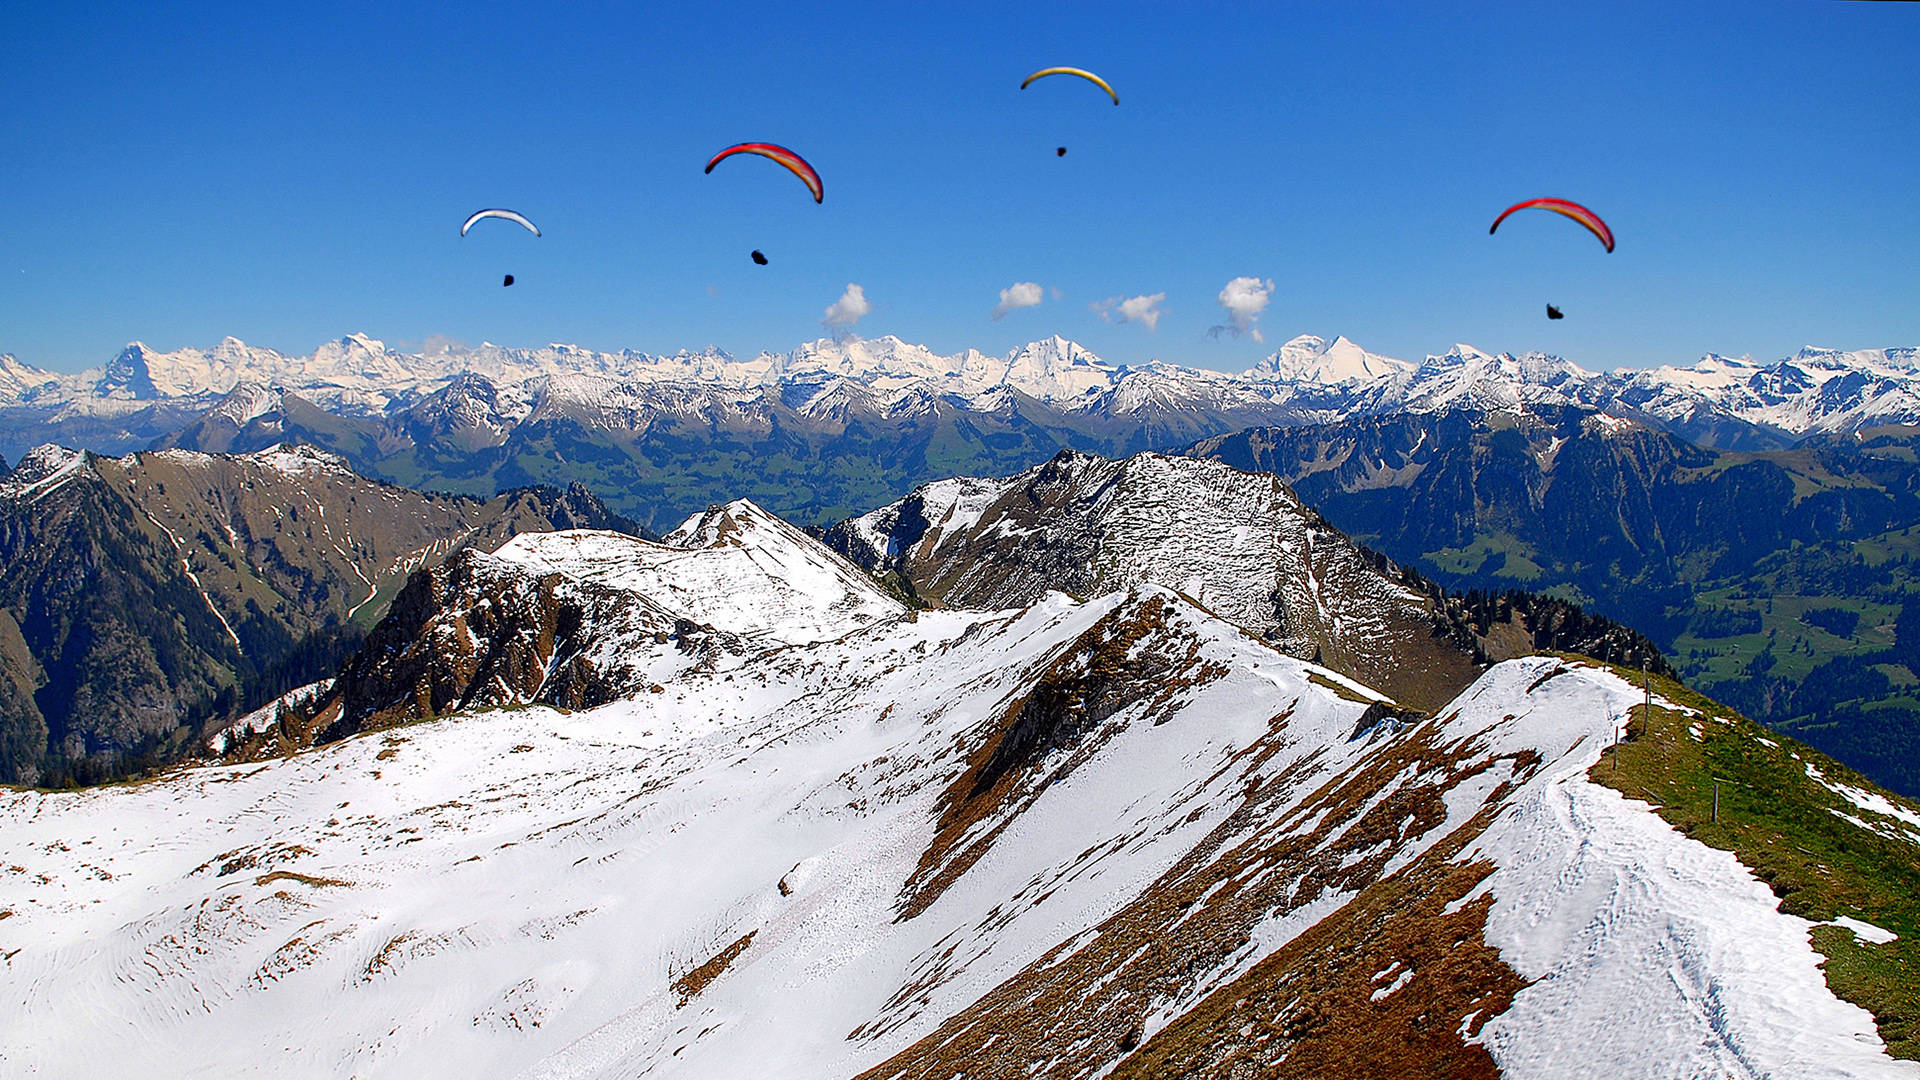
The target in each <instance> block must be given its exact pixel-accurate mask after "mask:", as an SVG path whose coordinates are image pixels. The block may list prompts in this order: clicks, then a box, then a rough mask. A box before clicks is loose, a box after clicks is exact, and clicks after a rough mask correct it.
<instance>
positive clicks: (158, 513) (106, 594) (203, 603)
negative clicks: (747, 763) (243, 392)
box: [0, 446, 632, 782]
mask: <svg viewBox="0 0 1920 1080" xmlns="http://www.w3.org/2000/svg"><path fill="white" fill-rule="evenodd" d="M619 524H621V519H619V518H617V517H616V516H614V515H612V514H611V513H609V512H608V511H607V510H606V508H605V507H604V506H601V505H600V504H599V502H598V500H596V499H594V498H593V496H592V495H590V494H588V493H587V492H585V491H584V490H581V489H575V490H573V491H570V492H562V491H554V490H543V491H520V492H513V493H509V494H506V495H501V496H498V497H496V498H494V499H492V500H485V501H483V500H478V499H462V498H448V497H444V496H432V495H425V494H421V493H419V492H413V491H407V490H405V489H401V488H395V487H390V486H387V485H384V484H379V483H376V482H373V481H369V480H366V479H364V478H362V477H360V476H357V475H355V474H354V473H353V472H352V471H351V470H350V469H348V468H347V467H346V465H345V463H344V462H342V461H341V460H340V459H338V458H336V457H333V456H332V455H329V454H326V453H323V452H320V451H316V450H313V449H310V448H284V447H275V448H272V449H268V450H263V451H260V452H257V453H253V454H246V455H224V454H199V453H189V452H185V451H160V452H154V453H143V454H133V455H129V456H127V457H122V458H107V457H101V456H98V455H94V454H89V453H86V452H84V451H74V450H65V449H62V448H59V447H52V446H46V447H40V448H38V449H36V450H34V451H33V452H31V453H29V454H28V455H27V456H26V457H25V458H24V459H22V461H21V462H20V464H19V465H18V466H17V467H16V468H15V469H14V470H13V471H12V472H11V473H10V474H9V475H8V477H7V478H6V479H5V480H4V481H0V611H4V612H5V613H6V614H5V618H4V620H3V621H0V779H7V780H14V781H33V780H40V781H43V782H57V781H60V780H63V779H79V780H98V779H105V778H108V777H111V776H114V775H121V774H124V773H125V772H128V771H132V770H136V769H138V768H140V767H142V766H144V765H147V764H152V763H156V762H160V761H165V760H170V759H171V758H173V757H177V756H178V755H179V754H180V753H181V752H184V751H185V750H186V749H188V748H190V747H191V746H192V745H193V744H194V743H195V741H196V740H197V736H198V735H199V730H200V726H201V725H202V724H203V723H205V722H206V721H208V720H211V719H214V718H216V717H218V716H220V715H222V714H227V713H231V712H233V711H234V710H236V709H240V708H243V707H248V706H250V705H251V704H257V703H258V702H260V701H264V700H266V699H267V698H270V697H272V696H274V695H275V694H278V693H280V692H282V691H284V690H287V689H289V688H291V687H293V686H296V685H299V684H302V683H305V682H309V681H311V680H313V679H315V678H318V677H320V676H322V675H324V674H329V673H331V670H332V668H333V666H334V665H335V664H337V663H338V662H339V660H340V659H342V658H343V656H344V655H345V654H346V653H347V652H348V651H350V650H351V648H352V646H353V645H354V644H355V643H357V641H358V638H359V635H360V634H361V633H362V631H363V628H364V627H365V626H367V625H371V624H372V623H373V622H374V620H375V619H376V618H377V616H378V615H379V614H380V613H381V612H382V611H383V610H384V608H385V605H386V602H387V600H388V599H390V598H391V597H392V596H393V594H394V593H395V592H396V591H397V590H398V589H399V587H400V585H401V584H402V583H403V582H404V581H405V580H406V576H407V574H408V573H409V572H410V571H412V570H413V569H414V568H416V567H418V566H421V565H425V564H432V563H437V562H438V561H439V560H441V559H443V558H445V557H446V556H447V555H448V554H450V553H451V552H453V551H455V550H458V549H460V548H465V547H477V548H481V549H489V548H493V547H497V546H499V545H500V544H502V543H504V542H506V540H507V539H508V538H510V537H511V536H513V535H514V534H516V533H518V532H521V531H525V530H528V529H536V530H548V529H553V528H561V527H568V526H591V527H607V526H609V525H614V526H618V525H619ZM627 527H632V526H631V525H630V524H628V526H627ZM9 688H11V689H9Z"/></svg>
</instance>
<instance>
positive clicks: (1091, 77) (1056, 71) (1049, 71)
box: [1020, 67, 1120, 105]
mask: <svg viewBox="0 0 1920 1080" xmlns="http://www.w3.org/2000/svg"><path fill="white" fill-rule="evenodd" d="M1048 75H1078V76H1080V77H1081V78H1083V79H1086V80H1088V81H1090V82H1092V83H1093V84H1094V85H1095V86H1098V87H1099V88H1100V89H1102V90H1105V91H1106V92H1107V96H1108V97H1110V98H1112V99H1113V103H1114V104H1115V105H1118V104H1120V95H1119V94H1116V93H1114V92H1113V87H1111V86H1108V85H1107V80H1105V79H1103V78H1101V77H1100V76H1098V75H1095V74H1094V73H1093V72H1091V71H1083V70H1081V69H1080V68H1075V67H1050V68H1041V69H1040V70H1039V71H1036V72H1034V73H1033V74H1031V75H1029V76H1027V79H1026V81H1025V82H1023V83H1021V84H1020V89H1022V90H1025V89H1026V88H1027V87H1028V86H1029V85H1031V84H1032V83H1033V80H1035V79H1040V78H1045V77H1046V76H1048Z"/></svg>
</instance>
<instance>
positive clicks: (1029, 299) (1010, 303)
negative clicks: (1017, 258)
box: [993, 281, 1046, 319]
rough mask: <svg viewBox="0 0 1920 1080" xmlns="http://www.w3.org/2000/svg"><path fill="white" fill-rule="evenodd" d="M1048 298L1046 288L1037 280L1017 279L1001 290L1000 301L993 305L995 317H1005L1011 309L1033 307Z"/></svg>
mask: <svg viewBox="0 0 1920 1080" xmlns="http://www.w3.org/2000/svg"><path fill="white" fill-rule="evenodd" d="M1044 299H1046V290H1044V289H1042V288H1041V287H1040V283H1039V282H1036V281H1016V282H1014V283H1013V284H1011V285H1009V286H1007V287H1006V288H1004V289H1001V290H1000V302H999V303H998V304H995V305H994V307H993V317H994V318H996V319H999V318H1004V317H1005V316H1006V314H1007V312H1009V311H1017V310H1019V309H1020V308H1028V307H1033V306H1034V305H1035V304H1038V303H1039V302H1040V301H1042V300H1044Z"/></svg>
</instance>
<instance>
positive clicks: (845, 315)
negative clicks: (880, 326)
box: [820, 281, 873, 329]
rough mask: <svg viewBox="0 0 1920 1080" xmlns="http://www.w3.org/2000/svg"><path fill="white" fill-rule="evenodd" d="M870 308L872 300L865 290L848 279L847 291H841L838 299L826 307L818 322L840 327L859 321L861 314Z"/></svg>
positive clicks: (871, 308) (871, 307)
mask: <svg viewBox="0 0 1920 1080" xmlns="http://www.w3.org/2000/svg"><path fill="white" fill-rule="evenodd" d="M872 310H873V301H871V300H869V299H867V291H866V290H865V289H862V288H861V287H860V286H858V285H855V284H854V283H853V282H851V281H849V282H847V291H846V292H844V293H841V294H840V299H838V300H835V301H834V302H833V305H832V306H831V307H829V308H827V311H826V317H825V318H823V319H821V320H820V322H821V324H822V325H824V326H830V327H833V328H834V329H841V328H844V327H848V326H852V325H853V324H854V323H857V322H859V321H860V319H861V317H862V316H864V315H865V314H866V313H867V312H869V311H872Z"/></svg>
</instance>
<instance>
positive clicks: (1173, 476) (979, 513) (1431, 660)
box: [827, 453, 1531, 708]
mask: <svg viewBox="0 0 1920 1080" xmlns="http://www.w3.org/2000/svg"><path fill="white" fill-rule="evenodd" d="M827 542H828V543H829V544H830V545H831V546H833V547H834V548H835V549H836V550H838V551H841V552H843V553H845V554H846V555H847V557H848V558H849V559H851V560H852V561H854V562H856V563H858V564H860V565H861V566H864V567H866V568H867V569H868V570H870V571H871V572H874V573H876V574H880V575H883V576H885V575H892V576H893V577H894V578H895V579H896V580H899V581H901V582H903V583H904V584H905V586H906V587H908V588H910V589H911V590H912V592H913V593H914V594H915V595H917V596H919V597H921V598H923V599H925V600H928V601H932V602H936V603H940V604H944V605H949V606H960V607H977V608H1010V607H1019V606H1022V605H1025V604H1030V603H1033V602H1034V601H1036V600H1038V599H1039V598H1040V597H1041V596H1043V595H1045V594H1046V593H1047V592H1048V591H1059V592H1065V593H1070V594H1073V595H1077V596H1094V595H1099V594H1101V593H1103V592H1107V591H1110V590H1113V589H1119V588H1126V587H1129V586H1133V585H1142V584H1152V585H1159V586H1163V587H1166V588H1170V589H1175V590H1178V591H1180V592H1181V593H1182V594H1184V595H1185V596H1187V597H1188V598H1190V599H1191V600H1193V601H1194V602H1195V603H1198V604H1199V605H1201V606H1202V607H1204V608H1206V609H1207V610H1208V611H1211V612H1213V613H1214V614H1216V615H1219V616H1220V617H1222V618H1224V619H1226V620H1228V621H1229V622H1232V623H1233V624H1235V625H1237V626H1239V627H1241V628H1242V629H1244V630H1245V631H1246V632H1247V633H1249V634H1251V635H1253V636H1254V637H1255V638H1258V639H1259V640H1262V641H1265V642H1267V643H1268V644H1270V645H1271V646H1272V647H1274V648H1276V649H1279V650H1280V651H1282V652H1285V653H1288V654H1290V655H1293V656H1298V657H1301V658H1303V659H1315V660H1317V661H1318V662H1321V663H1324V664H1325V665H1326V666H1328V667H1331V668H1333V669H1335V670H1337V671H1341V672H1344V673H1346V674H1348V675H1350V676H1352V677H1353V678H1355V679H1358V680H1360V681H1361V682H1364V683H1366V684H1368V685H1370V686H1373V687H1376V688H1378V689H1380V690H1383V691H1385V692H1386V693H1388V694H1390V695H1392V696H1393V697H1394V698H1396V699H1398V700H1400V701H1402V702H1404V703H1406V704H1408V705H1413V706H1416V707H1419V708H1435V707H1438V706H1439V705H1440V704H1441V703H1442V702H1444V701H1446V700H1448V699H1450V698H1451V697H1452V696H1453V695H1454V694H1455V693H1457V692H1458V691H1459V689H1460V688H1461V687H1463V686H1465V685H1466V684H1467V683H1469V682H1471V681H1472V680H1473V678H1474V677H1475V676H1476V675H1477V674H1478V672H1479V670H1480V664H1479V662H1480V661H1483V660H1484V659H1485V656H1484V655H1481V654H1476V651H1475V649H1476V645H1477V644H1478V642H1477V641H1476V638H1475V636H1474V635H1473V634H1470V633H1466V632H1464V630H1463V629H1462V628H1461V626H1460V624H1459V619H1458V613H1457V612H1454V611H1450V610H1448V609H1447V608H1446V606H1445V605H1444V604H1443V603H1441V602H1440V600H1439V599H1438V598H1436V597H1435V596H1434V595H1432V594H1430V593H1428V592H1426V591H1424V590H1423V589H1422V588H1421V587H1420V583H1419V582H1418V581H1417V579H1410V578H1407V577H1405V576H1404V575H1401V574H1399V573H1398V572H1397V571H1396V569H1395V568H1394V567H1393V565H1392V564H1391V563H1388V562H1387V561H1385V560H1383V559H1380V558H1379V557H1378V556H1375V555H1372V554H1371V553H1369V552H1366V551H1364V550H1362V549H1360V548H1358V547H1356V546H1355V545H1354V544H1353V543H1352V542H1351V541H1349V540H1348V539H1347V538H1346V537H1345V536H1344V535H1342V534H1341V533H1340V532H1339V531H1338V530H1336V529H1334V528H1333V527H1332V526H1330V525H1328V524H1327V523H1326V521H1325V520H1324V519H1322V518H1321V517H1320V515H1319V514H1317V513H1315V512H1314V511H1312V510H1310V509H1308V508H1307V507H1306V506H1305V505H1303V504H1302V503H1301V501H1300V499H1299V498H1298V497H1297V496H1296V495H1295V494H1294V493H1293V490H1292V489H1291V488H1289V487H1288V486H1287V485H1286V484H1284V483H1282V482H1281V481H1280V480H1279V479H1277V478H1276V477H1273V476H1262V475H1258V474H1251V473H1245V472H1241V471H1240V470H1238V469H1235V468H1231V467H1229V466H1226V465H1222V464H1219V463H1217V462H1210V461H1200V460H1194V459H1183V458H1171V457H1165V456H1161V455H1158V454H1139V455H1136V456H1134V457H1131V458H1128V459H1126V460H1124V461H1109V460H1106V459H1104V458H1097V457H1092V456H1089V455H1085V454H1075V453H1062V454H1060V455H1058V456H1056V457H1055V458H1054V459H1053V460H1052V461H1049V462H1048V463H1047V464H1045V465H1042V466H1039V467H1038V468H1035V469H1030V470H1028V471H1027V472H1024V473H1021V474H1019V475H1018V476H1012V477H1007V478H1005V479H1001V480H976V479H961V480H950V481H942V482H940V483H935V484H930V485H927V486H926V487H923V488H921V489H919V490H918V491H915V492H914V493H913V494H911V495H909V496H907V497H906V498H905V499H902V500H901V501H899V502H896V503H894V504H892V505H890V506H886V507H883V508H881V509H879V510H875V511H873V512H872V513H869V514H865V515H862V516H861V517H858V518H853V519H850V520H848V521H846V522H843V523H841V524H839V525H836V526H834V527H833V528H832V529H830V530H828V532H827ZM1481 629H1482V633H1483V634H1484V633H1485V632H1486V630H1487V628H1486V627H1482V628H1481ZM1528 644H1529V645H1530V644H1531V642H1529V643H1528ZM1495 648H1496V649H1498V648H1499V647H1498V646H1495Z"/></svg>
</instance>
